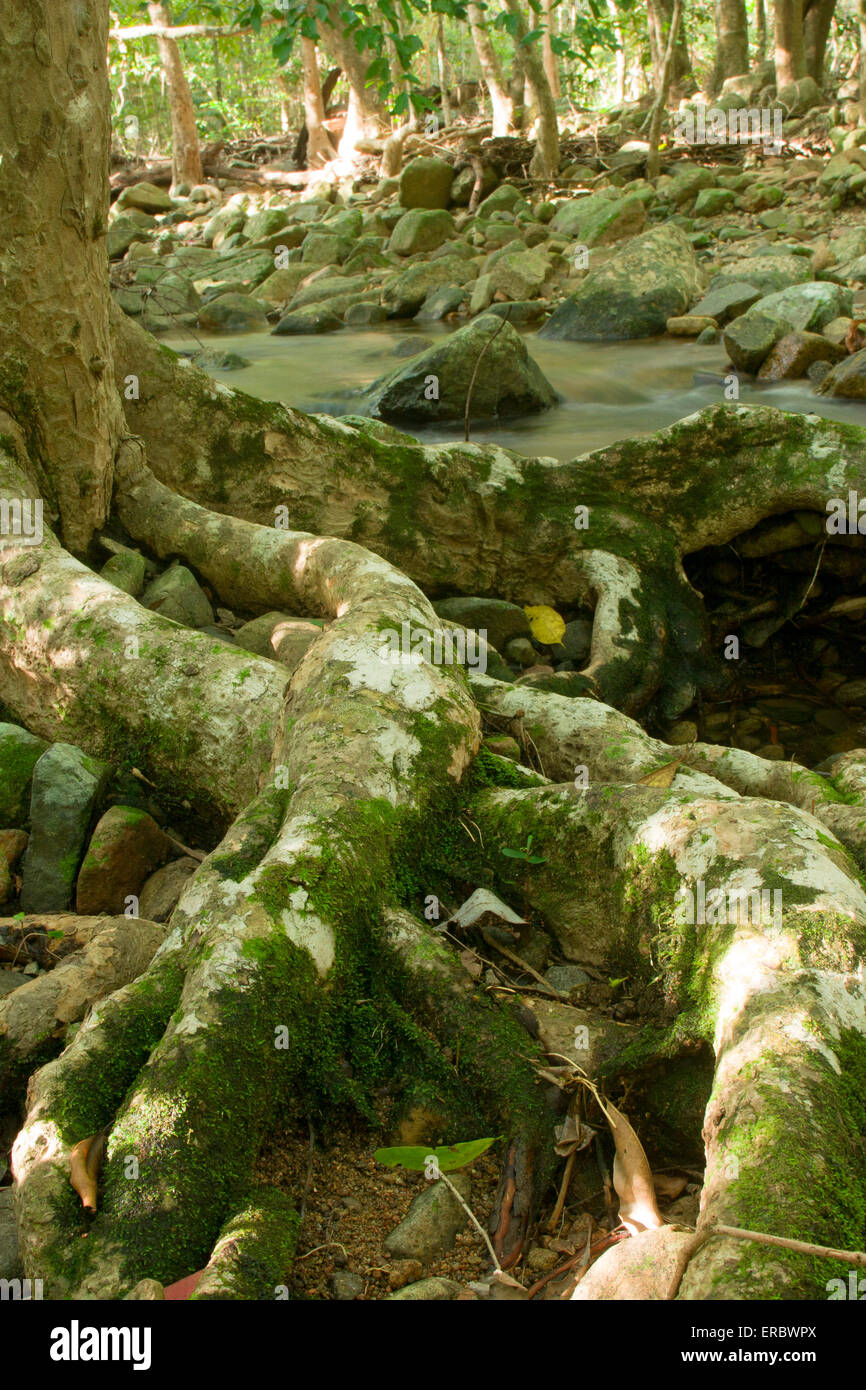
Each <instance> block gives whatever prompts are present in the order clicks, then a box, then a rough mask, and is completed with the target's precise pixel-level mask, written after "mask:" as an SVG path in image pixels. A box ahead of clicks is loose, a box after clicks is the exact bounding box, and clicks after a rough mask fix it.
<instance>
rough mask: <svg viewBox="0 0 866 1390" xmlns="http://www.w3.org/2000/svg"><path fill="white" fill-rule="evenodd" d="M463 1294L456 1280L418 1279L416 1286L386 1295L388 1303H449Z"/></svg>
mask: <svg viewBox="0 0 866 1390" xmlns="http://www.w3.org/2000/svg"><path fill="white" fill-rule="evenodd" d="M462 1292H463V1285H462V1284H458V1283H457V1282H456V1280H454V1279H443V1278H435V1279H418V1280H417V1281H416V1282H415V1283H414V1284H405V1285H404V1286H403V1288H402V1289H398V1290H397V1291H396V1293H389V1294H387V1295H386V1302H389V1303H390V1302H401V1303H415V1302H424V1303H448V1302H453V1301H454V1299H455V1298H458V1297H459V1296H460V1294H461V1293H462Z"/></svg>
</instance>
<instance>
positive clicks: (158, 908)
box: [138, 858, 198, 922]
mask: <svg viewBox="0 0 866 1390" xmlns="http://www.w3.org/2000/svg"><path fill="white" fill-rule="evenodd" d="M197 868H198V864H197V863H196V861H195V859H188V858H183V859H175V860H173V861H172V863H171V864H166V865H165V867H164V868H163V869H157V871H156V873H154V874H151V875H150V877H149V878H148V879H147V880H146V882H145V883H144V884H142V888H141V892H140V894H139V897H138V913H139V916H140V917H142V918H144V919H145V921H148V922H165V921H167V919H168V918H169V916H170V915H171V913H172V912H173V911H174V909H175V907H176V906H177V901H178V898H179V897H180V895H181V893H182V892H183V890H184V888H185V887H186V884H187V880H188V879H189V878H190V877H191V875H192V874H194V873H195V871H196V869H197Z"/></svg>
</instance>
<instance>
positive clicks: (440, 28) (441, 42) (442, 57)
mask: <svg viewBox="0 0 866 1390" xmlns="http://www.w3.org/2000/svg"><path fill="white" fill-rule="evenodd" d="M436 67H437V69H438V72H439V90H440V92H441V93H442V119H443V121H444V122H445V124H446V126H449V125H450V124H451V85H450V84H451V74H450V72H449V69H448V55H447V54H446V52H445V21H444V19H443V18H442V16H441V14H438V15H437V16H436Z"/></svg>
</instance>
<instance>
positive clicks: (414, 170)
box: [400, 155, 469, 208]
mask: <svg viewBox="0 0 866 1390" xmlns="http://www.w3.org/2000/svg"><path fill="white" fill-rule="evenodd" d="M453 182H454V170H453V169H452V167H451V165H450V164H447V163H446V162H445V160H444V159H438V158H437V157H436V156H435V155H418V156H417V157H416V158H415V159H410V160H409V162H408V164H407V165H406V167H405V168H404V170H403V172H402V173H401V175H400V205H401V206H402V207H404V208H447V207H448V204H449V203H450V202H451V185H452V183H453ZM466 201H467V202H468V201H469V199H468V198H467V199H466Z"/></svg>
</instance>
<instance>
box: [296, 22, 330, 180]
mask: <svg viewBox="0 0 866 1390" xmlns="http://www.w3.org/2000/svg"><path fill="white" fill-rule="evenodd" d="M301 61H302V63H303V69H304V122H305V125H306V128H307V148H306V160H305V162H306V167H307V168H308V169H319V168H321V167H322V165H323V164H327V163H328V162H329V161H330V160H332V159H333V158H334V156H335V155H336V150H335V149H334V146H333V145H332V144H331V137H330V135H329V133H328V130H327V127H326V126H325V103H324V100H323V99H322V82H321V77H320V74H319V58H318V54H317V52H316V45H315V43H314V42H313V40H312V39H308V38H305V37H304V35H301Z"/></svg>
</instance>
